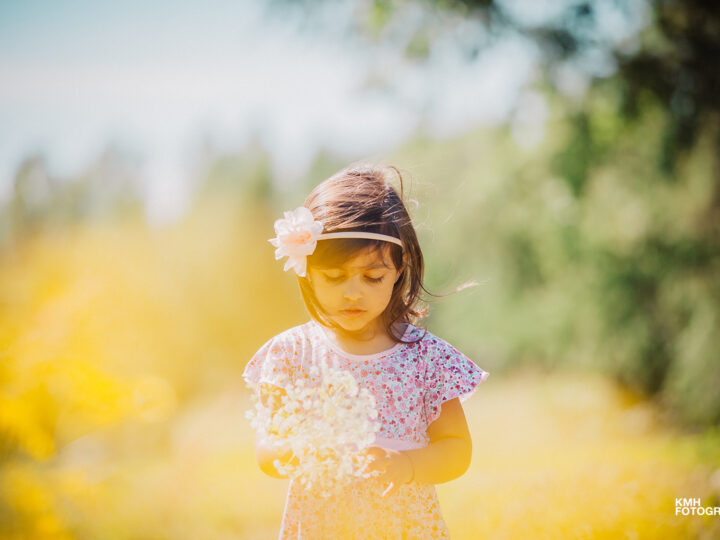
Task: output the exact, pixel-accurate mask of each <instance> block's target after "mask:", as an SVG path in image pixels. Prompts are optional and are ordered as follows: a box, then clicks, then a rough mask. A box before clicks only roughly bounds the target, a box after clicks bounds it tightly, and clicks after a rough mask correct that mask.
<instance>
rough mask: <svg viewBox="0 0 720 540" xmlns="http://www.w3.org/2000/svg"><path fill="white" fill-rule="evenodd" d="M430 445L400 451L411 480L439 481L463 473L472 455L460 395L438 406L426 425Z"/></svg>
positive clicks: (437, 482)
mask: <svg viewBox="0 0 720 540" xmlns="http://www.w3.org/2000/svg"><path fill="white" fill-rule="evenodd" d="M427 434H428V437H429V438H430V444H429V445H428V446H426V447H425V448H419V449H417V450H403V451H402V453H403V454H405V455H406V456H407V457H408V458H410V461H411V462H412V465H413V471H414V477H413V481H415V482H425V483H428V484H442V483H444V482H449V481H450V480H454V479H455V478H458V477H460V476H462V475H463V474H465V471H467V469H468V467H470V460H471V458H472V439H471V437H470V430H469V429H468V425H467V420H466V419H465V412H464V411H463V408H462V405H461V404H460V398H454V399H451V400H449V401H446V402H444V403H443V404H442V405H441V412H440V416H439V417H438V418H437V420H435V421H434V422H433V423H432V424H430V425H429V426H428V428H427Z"/></svg>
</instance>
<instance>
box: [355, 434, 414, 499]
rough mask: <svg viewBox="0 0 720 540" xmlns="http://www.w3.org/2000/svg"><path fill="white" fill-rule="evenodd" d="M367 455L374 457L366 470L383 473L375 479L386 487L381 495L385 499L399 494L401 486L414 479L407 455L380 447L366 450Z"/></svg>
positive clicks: (410, 462)
mask: <svg viewBox="0 0 720 540" xmlns="http://www.w3.org/2000/svg"><path fill="white" fill-rule="evenodd" d="M365 453H366V454H367V455H371V456H373V460H372V461H371V462H370V464H368V465H367V466H366V467H365V469H364V470H365V471H367V472H370V471H380V472H381V473H382V474H380V475H379V476H377V477H375V479H376V480H377V481H378V482H380V485H382V486H385V487H386V489H385V491H384V492H383V493H382V495H381V496H382V497H383V498H385V497H389V496H390V495H393V494H395V493H397V491H398V488H399V486H401V485H402V484H407V483H408V482H410V480H412V479H413V476H414V473H413V465H412V461H410V458H409V457H408V455H407V454H404V453H403V452H400V451H398V450H390V449H388V448H381V447H380V446H371V447H370V448H367V449H366V450H365Z"/></svg>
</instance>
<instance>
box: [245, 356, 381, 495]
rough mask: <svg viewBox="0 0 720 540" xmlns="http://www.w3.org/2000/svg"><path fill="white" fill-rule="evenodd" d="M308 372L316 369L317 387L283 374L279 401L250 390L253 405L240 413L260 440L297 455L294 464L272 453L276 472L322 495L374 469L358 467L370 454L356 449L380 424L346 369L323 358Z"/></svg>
mask: <svg viewBox="0 0 720 540" xmlns="http://www.w3.org/2000/svg"><path fill="white" fill-rule="evenodd" d="M310 374H311V375H313V376H317V375H320V374H322V377H321V379H320V385H319V386H318V387H310V386H306V384H305V381H304V380H302V379H300V380H298V381H296V382H294V383H293V382H292V381H290V380H287V378H286V381H285V382H284V384H283V387H284V389H285V392H286V394H285V395H284V396H282V398H281V399H280V403H276V406H267V405H264V404H263V403H262V401H261V400H260V399H258V397H257V396H256V395H255V394H253V395H252V400H253V403H254V407H253V408H251V409H250V410H248V411H247V412H246V414H245V416H246V417H247V418H248V419H250V425H251V426H252V427H253V428H254V429H255V431H256V432H257V434H258V436H259V437H260V439H261V440H262V441H263V443H264V444H265V445H266V446H268V447H270V448H273V449H275V450H279V451H282V452H287V451H292V454H293V455H294V457H297V458H298V459H297V461H298V464H297V465H294V464H291V463H287V464H282V463H280V461H279V460H277V459H276V460H275V461H274V462H273V465H274V466H275V468H276V469H277V470H278V472H279V473H280V474H284V475H287V476H288V477H290V478H297V479H299V482H300V483H301V484H302V485H304V486H305V488H306V489H310V488H311V487H313V486H315V488H316V489H317V490H318V492H319V493H320V495H321V496H322V497H325V498H327V497H330V496H333V495H335V494H337V493H338V491H339V489H341V488H342V487H343V486H346V485H348V484H350V483H351V482H353V481H355V480H356V479H358V478H370V477H373V476H378V475H379V474H380V473H379V472H378V471H372V472H365V471H364V468H365V467H366V466H367V465H368V464H369V463H370V461H372V457H371V456H369V455H367V454H365V453H364V452H362V450H363V449H364V448H367V447H368V446H370V445H371V444H372V443H373V441H374V440H375V434H376V433H377V431H378V430H379V429H380V426H379V423H378V412H377V409H376V407H375V398H374V396H373V395H372V394H371V393H370V392H369V391H368V390H367V389H365V388H362V389H361V388H359V386H358V383H357V381H356V380H355V378H354V377H353V376H352V374H351V373H350V372H348V371H345V370H341V369H336V368H331V367H328V366H327V365H326V364H324V363H323V364H321V366H320V368H319V369H318V368H317V367H312V368H311V369H310Z"/></svg>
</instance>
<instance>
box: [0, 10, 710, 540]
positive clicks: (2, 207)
mask: <svg viewBox="0 0 720 540" xmlns="http://www.w3.org/2000/svg"><path fill="white" fill-rule="evenodd" d="M718 58H720V8H718V5H717V3H715V2H712V1H701V0H686V1H682V2H681V1H670V0H588V1H578V0H557V1H532V0H336V1H333V0H302V1H292V0H271V1H266V2H261V1H259V0H258V1H252V0H236V1H220V0H217V1H216V0H213V1H205V2H200V1H183V2H170V1H166V0H160V1H156V2H138V1H134V0H132V1H128V2H121V3H117V2H113V3H111V2H103V1H99V2H98V1H91V0H68V1H65V2H50V1H47V0H43V1H40V0H37V1H36V0H32V1H28V2H21V1H16V0H5V1H3V2H0V538H3V539H30V538H32V539H35V538H37V539H70V538H77V539H103V540H105V539H109V540H115V539H117V540H120V539H128V540H130V539H139V538H142V539H198V538H203V539H231V538H232V539H237V538H239V539H269V538H275V537H276V535H277V531H278V529H279V524H280V519H281V517H282V509H283V506H284V496H285V490H286V488H287V481H281V480H275V479H271V478H269V477H267V476H264V475H263V474H262V473H261V472H260V470H259V468H258V467H257V465H256V463H255V456H254V452H253V445H252V432H251V430H250V428H249V425H248V422H247V420H246V419H245V417H244V411H245V410H246V409H247V408H248V407H249V405H250V402H249V399H248V390H247V388H245V385H244V382H243V381H242V379H241V373H242V371H243V368H244V366H245V364H246V362H247V361H248V359H249V358H250V356H251V355H252V353H253V352H254V351H255V350H257V349H258V348H259V347H260V345H262V344H263V343H264V342H265V341H266V340H267V339H269V338H270V337H271V336H272V335H275V334H276V333H278V332H280V331H282V330H284V329H286V328H288V327H290V326H294V325H296V324H302V323H303V322H305V321H306V320H307V313H306V312H305V310H304V307H303V305H302V302H301V299H300V295H299V292H298V290H297V283H296V281H295V280H294V278H293V276H292V275H291V274H290V273H284V272H283V271H282V264H281V263H280V262H278V261H275V260H274V257H273V248H272V246H271V245H270V244H269V243H268V242H267V239H268V238H270V237H271V236H273V229H272V225H273V221H274V220H275V219H277V218H278V217H280V216H281V215H282V212H283V211H284V210H288V209H291V208H295V207H296V206H298V205H300V204H301V203H302V201H303V200H304V197H305V195H306V194H307V193H308V192H309V190H310V189H311V188H312V187H313V186H315V185H316V184H317V183H319V182H320V181H322V180H323V179H325V178H326V177H328V176H329V175H330V174H332V173H333V172H335V171H337V170H339V169H340V168H342V167H344V166H346V165H348V164H349V163H351V162H354V161H356V160H369V161H372V162H376V163H385V164H393V165H396V166H398V167H399V168H400V169H401V171H403V174H404V185H405V190H406V199H407V201H408V205H409V209H410V211H411V213H412V216H413V219H414V222H415V225H416V228H417V230H418V234H419V238H420V242H421V246H422V248H423V250H424V254H425V257H426V263H427V272H426V285H427V287H428V289H429V290H430V291H432V292H435V293H437V294H442V295H445V294H447V296H442V297H435V298H427V300H428V306H429V316H428V317H427V319H426V320H425V321H424V324H425V325H426V326H427V327H428V328H429V329H430V330H431V331H432V332H433V333H435V334H437V335H439V336H441V337H443V338H444V339H446V340H448V341H450V342H451V343H453V344H454V345H455V346H456V347H457V348H458V349H460V350H461V351H463V352H464V353H465V354H467V355H468V356H469V357H470V358H472V359H473V360H474V361H475V362H476V363H477V364H478V365H479V366H480V367H482V368H483V369H485V370H486V371H489V372H490V373H491V377H490V378H489V379H488V381H487V382H485V383H484V384H483V385H482V387H481V388H480V389H479V390H478V392H477V393H476V394H475V395H474V396H473V398H472V399H471V400H469V401H468V402H466V404H465V405H464V407H465V410H466V415H467V417H468V422H469V424H470V427H471V430H472V434H473V441H474V456H473V463H472V466H471V468H470V470H469V471H468V472H467V473H466V474H465V475H464V476H463V477H462V478H460V479H458V480H456V481H453V482H450V483H447V484H442V485H439V486H438V492H439V495H440V500H441V505H442V507H443V511H444V513H445V517H446V520H447V522H448V525H449V527H450V531H451V534H452V536H453V538H454V539H457V540H461V539H477V538H495V539H502V538H508V539H509V538H523V539H525V538H613V539H615V538H629V539H639V538H658V539H668V538H682V539H688V538H717V537H718V535H720V516H676V515H675V498H679V497H687V498H700V499H701V501H702V506H711V507H715V506H720V499H719V497H720V431H719V425H720V354H719V352H720V345H719V343H720V258H719V255H720V168H719V162H718V156H719V155H720V152H719V151H720V121H719V109H720V81H719V78H720V69H719V68H720V65H718ZM467 285H470V286H467ZM457 288H460V291H459V292H455V293H453V291H455V290H456V289H457ZM450 293H453V294H450Z"/></svg>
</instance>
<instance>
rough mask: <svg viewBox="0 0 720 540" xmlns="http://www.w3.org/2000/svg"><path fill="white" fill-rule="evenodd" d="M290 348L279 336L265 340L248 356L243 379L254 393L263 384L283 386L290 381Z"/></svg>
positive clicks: (257, 391) (258, 390)
mask: <svg viewBox="0 0 720 540" xmlns="http://www.w3.org/2000/svg"><path fill="white" fill-rule="evenodd" d="M292 354H293V353H292V350H291V348H290V347H289V346H288V344H286V343H285V341H284V340H283V339H281V338H280V337H279V336H275V337H273V338H271V339H270V340H268V341H267V342H265V344H263V346H262V347H260V348H259V349H258V351H257V352H256V353H255V354H254V355H253V356H252V358H250V361H249V362H248V363H247V365H246V366H245V371H243V375H242V376H243V379H245V382H246V383H247V385H248V386H249V387H250V388H252V389H253V390H254V391H255V392H256V393H258V394H260V390H261V388H264V387H265V385H268V384H269V385H272V386H274V387H280V388H284V387H285V386H286V385H287V383H288V382H290V381H291V377H292V374H291V366H290V359H291V358H292Z"/></svg>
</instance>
